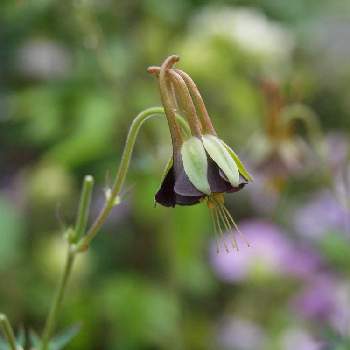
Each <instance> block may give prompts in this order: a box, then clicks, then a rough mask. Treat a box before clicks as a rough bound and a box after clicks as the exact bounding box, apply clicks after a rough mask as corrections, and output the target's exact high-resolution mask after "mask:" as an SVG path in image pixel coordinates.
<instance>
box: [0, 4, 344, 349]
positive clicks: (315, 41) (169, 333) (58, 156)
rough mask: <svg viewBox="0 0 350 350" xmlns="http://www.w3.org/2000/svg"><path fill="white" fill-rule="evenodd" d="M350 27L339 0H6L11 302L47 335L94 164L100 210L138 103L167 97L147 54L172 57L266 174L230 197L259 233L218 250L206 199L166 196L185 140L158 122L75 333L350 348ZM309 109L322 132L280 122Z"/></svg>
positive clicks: (0, 142)
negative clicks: (181, 200)
mask: <svg viewBox="0 0 350 350" xmlns="http://www.w3.org/2000/svg"><path fill="white" fill-rule="evenodd" d="M349 23H350V3H349V1H342V0H339V1H326V0H324V1H320V0H310V1H303V0H293V1H283V0H280V1H275V0H273V1H272V0H264V1H255V0H248V1H240V0H235V1H224V0H222V1H194V0H191V1H185V0H180V1H179V0H177V1H171V0H164V1H156V0H146V1H139V0H132V1H127V0H115V1H114V0H103V1H100V0H75V1H57V0H2V1H1V4H0V58H1V65H0V150H1V151H0V169H1V172H0V280H1V284H0V310H1V312H5V313H7V314H8V316H9V318H10V319H11V320H12V322H13V324H14V325H15V328H16V329H17V330H18V329H20V327H21V325H24V327H25V328H26V329H35V331H36V332H40V331H41V329H42V326H43V322H44V318H45V315H46V313H47V309H48V307H49V303H50V300H51V298H52V294H53V289H54V287H55V285H56V282H57V280H58V278H59V276H60V272H61V266H62V264H63V260H64V248H65V245H64V240H63V238H62V235H61V233H62V232H63V231H64V228H65V227H67V226H68V225H70V224H72V221H73V220H74V217H75V212H76V208H77V201H78V194H79V188H80V183H81V180H82V178H83V175H84V174H87V173H89V174H92V175H93V176H94V177H95V178H96V182H97V183H98V184H99V186H97V189H96V191H95V193H94V203H93V212H92V216H93V217H95V216H96V214H97V212H98V209H99V208H100V207H101V205H102V203H103V189H104V187H105V186H108V185H109V184H110V182H111V181H112V180H111V179H112V176H113V174H114V172H115V170H116V167H117V165H118V162H119V160H120V156H121V151H122V147H123V143H124V140H125V137H126V133H127V128H128V126H129V124H130V122H131V120H132V118H133V117H134V116H135V115H136V114H137V113H138V112H139V111H141V110H142V109H145V108H148V107H151V106H156V105H159V104H160V99H159V96H158V88H157V85H156V81H155V79H154V77H151V76H149V75H148V74H147V72H146V68H147V67H148V66H149V65H154V64H159V63H160V62H161V61H162V60H163V59H164V58H165V57H166V56H167V55H169V54H173V53H177V54H179V55H180V56H181V62H180V64H181V67H182V68H183V69H184V70H185V71H187V72H188V73H190V74H191V76H192V77H193V78H194V80H195V81H196V83H197V85H198V86H199V88H200V90H201V92H202V94H203V96H204V99H205V101H206V105H207V108H208V110H209V112H210V115H211V117H212V119H213V122H214V124H215V126H216V129H217V130H218V133H219V134H220V137H221V138H222V139H223V140H225V142H227V144H229V145H230V146H232V147H233V149H234V150H235V151H237V153H239V154H240V156H242V159H244V160H245V163H246V164H247V165H248V169H249V171H250V172H251V173H252V174H253V176H254V179H255V181H254V182H253V183H252V184H249V186H247V188H246V189H244V190H243V191H241V192H239V193H237V194H232V195H228V196H227V198H226V202H227V206H228V208H229V210H230V212H231V213H232V215H233V217H234V218H235V220H236V221H237V223H238V224H239V226H240V229H241V231H242V232H243V234H244V235H245V236H246V238H247V239H248V241H249V242H250V244H251V247H250V248H248V247H246V246H245V243H244V241H243V240H241V239H240V238H239V236H238V239H239V244H240V251H239V252H231V253H230V254H226V253H225V252H224V250H223V249H222V251H221V252H220V253H219V254H217V253H216V248H215V236H214V234H213V228H212V226H211V222H210V217H209V213H208V211H207V209H206V208H205V205H198V206H195V207H179V208H176V209H168V208H163V207H159V206H157V207H156V208H154V207H153V196H154V193H155V191H156V190H157V188H158V186H159V181H160V178H161V172H162V169H163V167H164V165H165V164H166V162H167V160H168V158H169V155H170V152H171V148H170V138H169V134H168V130H167V125H166V122H165V120H162V119H161V118H159V119H158V120H157V121H155V120H154V121H152V122H149V124H148V125H147V124H146V126H145V127H144V128H143V130H142V132H141V136H140V137H139V139H138V141H137V145H136V149H135V153H134V156H133V161H132V165H131V169H130V173H129V176H128V179H127V185H126V186H125V189H124V190H123V193H122V203H121V205H119V206H117V207H116V208H115V209H114V211H113V212H112V215H111V217H110V219H109V220H108V223H107V224H106V225H105V226H104V227H103V230H102V232H101V234H100V235H99V236H98V237H97V239H96V240H95V241H94V243H93V246H92V248H91V249H90V251H89V252H88V253H87V254H86V255H85V256H84V257H83V256H82V257H80V258H79V259H78V263H77V265H76V268H75V271H74V273H73V276H72V279H71V281H70V284H69V290H68V294H67V297H66V299H65V303H64V307H63V308H62V310H61V313H60V320H59V322H58V327H59V330H62V329H66V328H67V327H69V326H70V325H72V324H76V323H77V322H78V323H80V324H81V330H80V332H79V334H78V336H76V337H75V338H74V339H73V342H72V343H71V345H70V346H68V348H69V349H76V350H78V349H84V350H90V349H91V350H93V349H123V350H129V349H130V350H132V349H145V350H146V349H223V350H228V349H234V350H265V349H266V350H279V349H282V350H291V349H300V350H315V349H317V350H318V349H321V350H327V349H332V350H334V349H335V350H341V349H349V348H350V274H349V271H350V254H349V253H348V252H349V248H350V245H349V240H350V219H349V218H350V212H349V207H350V168H349V165H350V164H349V154H348V149H349V145H348V143H349V142H348V141H349V140H348V138H349V131H350V105H349V101H350V62H349V57H350V46H349V37H350V24H349ZM295 105H298V106H300V105H303V106H307V108H308V110H310V111H312V112H313V113H314V114H315V115H316V116H318V117H319V124H320V127H321V130H322V133H320V130H319V128H318V127H317V125H316V129H317V130H315V125H314V126H313V127H314V129H313V130H311V134H309V133H308V131H310V130H309V129H308V128H307V127H305V124H303V122H291V123H290V124H288V125H286V126H285V128H280V127H279V126H278V125H279V121H280V118H282V117H281V115H282V114H283V111H284V108H286V107H288V106H295ZM298 117H299V116H298ZM300 117H302V116H300ZM312 132H313V133H312ZM310 135H311V138H310V137H309V136H310ZM312 135H313V136H315V135H316V139H315V138H313V137H312ZM91 219H92V218H91ZM58 333H59V332H58Z"/></svg>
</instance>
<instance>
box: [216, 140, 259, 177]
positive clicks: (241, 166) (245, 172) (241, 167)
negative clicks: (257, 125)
mask: <svg viewBox="0 0 350 350" xmlns="http://www.w3.org/2000/svg"><path fill="white" fill-rule="evenodd" d="M220 141H221V142H222V144H223V145H224V146H225V148H226V149H227V151H228V153H229V154H230V156H231V157H232V159H233V160H234V161H235V163H236V165H237V167H238V171H239V173H240V174H241V175H242V176H243V177H244V178H245V179H246V180H247V181H253V177H252V176H251V175H250V174H249V172H248V170H247V169H246V168H245V166H244V164H243V163H242V161H241V160H240V159H239V157H238V155H237V154H236V153H235V151H234V150H233V149H232V148H231V147H230V146H228V145H226V143H225V142H224V141H222V140H220Z"/></svg>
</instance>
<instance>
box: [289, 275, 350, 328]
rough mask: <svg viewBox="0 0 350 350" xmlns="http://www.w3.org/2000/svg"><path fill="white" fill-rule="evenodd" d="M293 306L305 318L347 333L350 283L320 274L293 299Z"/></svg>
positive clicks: (349, 322) (349, 317) (349, 310)
mask: <svg viewBox="0 0 350 350" xmlns="http://www.w3.org/2000/svg"><path fill="white" fill-rule="evenodd" d="M291 305H292V308H294V310H295V311H296V312H297V313H298V314H299V315H300V316H301V317H302V318H304V319H307V320H313V321H315V322H316V323H319V322H324V323H327V324H328V325H329V326H331V327H332V328H333V329H334V330H335V331H336V332H337V333H339V334H342V335H346V334H347V333H348V330H349V324H350V285H349V284H348V283H344V282H342V281H340V280H338V279H336V278H335V277H333V276H330V275H319V276H315V277H314V278H312V279H310V281H309V283H308V284H307V285H306V286H305V287H304V288H303V289H302V290H301V292H300V293H299V294H298V295H297V296H296V297H295V298H294V299H293V300H292V303H291Z"/></svg>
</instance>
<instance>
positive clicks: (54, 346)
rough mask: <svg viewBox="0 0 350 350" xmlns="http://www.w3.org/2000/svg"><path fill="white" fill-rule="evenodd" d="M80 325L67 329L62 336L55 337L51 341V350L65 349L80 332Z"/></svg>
mask: <svg viewBox="0 0 350 350" xmlns="http://www.w3.org/2000/svg"><path fill="white" fill-rule="evenodd" d="M80 328H81V326H80V324H76V325H73V326H71V327H69V328H67V329H66V330H65V331H64V332H62V333H61V334H59V335H57V336H55V337H54V338H53V339H52V340H51V341H50V350H61V349H63V348H64V347H65V346H66V345H67V344H68V343H69V342H70V341H71V340H72V339H73V338H74V337H75V336H76V335H77V334H78V333H79V331H80Z"/></svg>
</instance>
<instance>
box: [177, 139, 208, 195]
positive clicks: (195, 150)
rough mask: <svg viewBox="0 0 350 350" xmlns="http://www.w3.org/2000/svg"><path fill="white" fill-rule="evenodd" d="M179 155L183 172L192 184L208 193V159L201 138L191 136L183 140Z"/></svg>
mask: <svg viewBox="0 0 350 350" xmlns="http://www.w3.org/2000/svg"><path fill="white" fill-rule="evenodd" d="M181 156H182V163H183V166H184V170H185V173H186V175H187V176H188V178H189V179H190V181H191V183H192V184H193V186H194V187H195V188H196V189H197V190H198V191H201V192H203V193H205V194H207V195H210V193H211V191H210V186H209V182H208V159H207V155H206V153H205V150H204V147H203V144H202V142H201V140H200V139H199V138H197V137H194V136H193V137H191V138H189V139H188V140H187V141H185V142H184V143H183V145H182V147H181Z"/></svg>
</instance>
